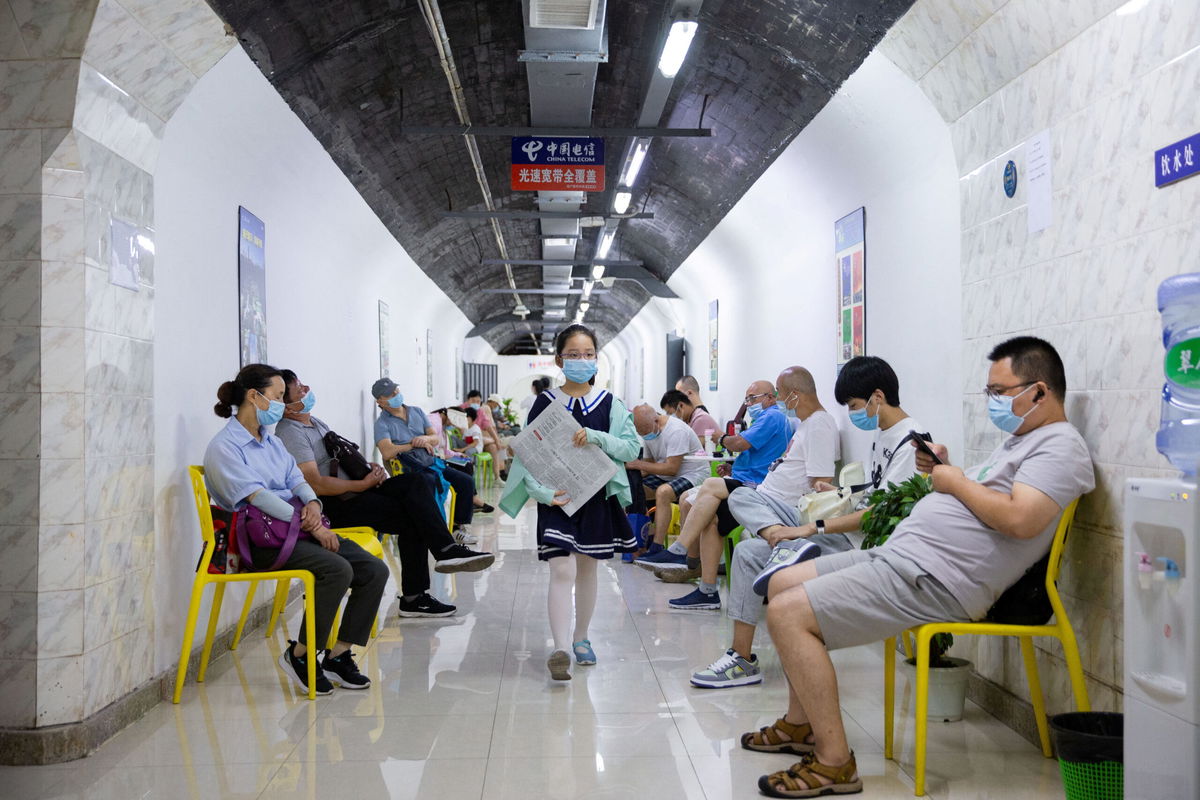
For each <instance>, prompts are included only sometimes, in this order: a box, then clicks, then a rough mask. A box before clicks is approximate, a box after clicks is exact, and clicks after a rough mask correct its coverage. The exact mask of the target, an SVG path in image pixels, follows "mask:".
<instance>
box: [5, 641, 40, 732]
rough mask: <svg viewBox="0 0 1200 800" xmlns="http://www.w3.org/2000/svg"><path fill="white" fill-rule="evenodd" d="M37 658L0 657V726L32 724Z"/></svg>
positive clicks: (26, 725)
mask: <svg viewBox="0 0 1200 800" xmlns="http://www.w3.org/2000/svg"><path fill="white" fill-rule="evenodd" d="M37 679H38V675H37V662H36V661H33V660H29V659H14V658H0V726H3V727H6V728H32V727H33V726H34V724H35V720H36V714H37V692H36V691H31V688H36V687H37Z"/></svg>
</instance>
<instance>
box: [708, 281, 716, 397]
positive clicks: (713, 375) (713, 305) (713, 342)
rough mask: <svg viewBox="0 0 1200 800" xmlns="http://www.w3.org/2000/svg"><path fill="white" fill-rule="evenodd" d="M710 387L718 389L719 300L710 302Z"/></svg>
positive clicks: (714, 389)
mask: <svg viewBox="0 0 1200 800" xmlns="http://www.w3.org/2000/svg"><path fill="white" fill-rule="evenodd" d="M708 388H709V389H710V390H712V391H716V389H717V301H716V300H713V301H712V302H711V303H709V304H708Z"/></svg>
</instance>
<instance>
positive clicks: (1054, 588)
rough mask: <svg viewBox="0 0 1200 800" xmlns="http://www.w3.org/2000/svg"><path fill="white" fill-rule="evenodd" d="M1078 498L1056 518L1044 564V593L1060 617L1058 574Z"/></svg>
mask: <svg viewBox="0 0 1200 800" xmlns="http://www.w3.org/2000/svg"><path fill="white" fill-rule="evenodd" d="M1079 499H1080V498H1078V497H1076V498H1075V499H1074V500H1072V501H1071V504H1070V505H1068V506H1067V507H1066V508H1064V509H1063V512H1062V516H1061V517H1059V518H1058V527H1057V528H1056V529H1055V530H1054V541H1053V542H1052V543H1051V545H1050V560H1049V561H1048V562H1047V564H1046V593H1047V594H1048V595H1049V596H1050V605H1051V606H1053V607H1054V612H1055V614H1057V615H1059V617H1060V618H1061V615H1062V606H1061V601H1060V600H1059V597H1058V585H1057V584H1058V574H1059V571H1060V570H1061V569H1062V558H1063V553H1064V552H1066V544H1067V533H1068V532H1069V531H1070V530H1071V523H1072V522H1073V521H1074V520H1075V509H1077V508H1078V507H1079Z"/></svg>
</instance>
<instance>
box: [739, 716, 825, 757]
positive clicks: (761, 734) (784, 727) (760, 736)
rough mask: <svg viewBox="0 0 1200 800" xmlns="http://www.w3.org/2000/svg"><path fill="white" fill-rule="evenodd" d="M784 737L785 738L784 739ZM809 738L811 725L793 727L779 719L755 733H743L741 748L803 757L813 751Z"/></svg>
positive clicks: (801, 724)
mask: <svg viewBox="0 0 1200 800" xmlns="http://www.w3.org/2000/svg"><path fill="white" fill-rule="evenodd" d="M780 734H783V736H781V735H780ZM784 736H786V737H787V738H786V739H785V738H784ZM810 736H812V725H809V724H808V723H807V722H802V723H800V724H799V725H793V724H792V723H790V722H788V721H787V720H786V719H784V718H783V717H780V718H779V719H777V720H775V722H773V723H772V724H770V725H766V726H764V727H762V728H759V729H758V730H757V731H754V732H752V733H743V734H742V748H743V749H745V750H754V751H755V752H758V753H791V754H792V755H795V756H803V755H807V754H809V753H811V752H812V751H813V745H812V743H811V742H809V741H808V738H809V737H810Z"/></svg>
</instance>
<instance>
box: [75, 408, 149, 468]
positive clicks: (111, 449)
mask: <svg viewBox="0 0 1200 800" xmlns="http://www.w3.org/2000/svg"><path fill="white" fill-rule="evenodd" d="M84 416H85V419H86V431H87V435H86V441H87V445H86V454H87V456H88V457H89V458H91V457H95V456H100V457H121V456H124V455H127V454H129V453H131V452H141V453H145V452H148V450H149V449H150V447H151V444H150V442H152V440H153V434H154V401H153V400H151V399H150V398H144V397H129V396H124V395H107V396H105V395H100V396H97V397H93V398H91V399H90V400H89V401H88V404H87V409H86V411H85V412H84Z"/></svg>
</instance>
